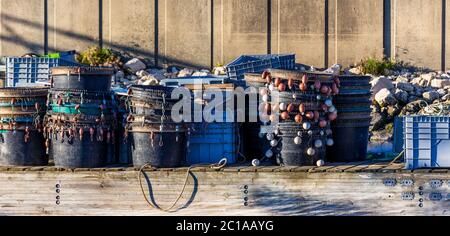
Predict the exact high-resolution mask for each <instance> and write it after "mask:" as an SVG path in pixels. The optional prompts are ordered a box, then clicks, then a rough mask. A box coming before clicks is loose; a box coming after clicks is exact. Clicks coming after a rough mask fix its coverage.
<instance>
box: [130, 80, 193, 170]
mask: <svg viewBox="0 0 450 236" xmlns="http://www.w3.org/2000/svg"><path fill="white" fill-rule="evenodd" d="M173 89H174V88H170V87H164V86H140V85H134V86H131V88H130V89H129V92H128V94H129V101H128V103H129V104H128V105H129V115H128V117H127V125H126V127H125V134H124V135H125V140H126V142H127V143H129V144H130V145H131V156H132V160H133V164H134V166H136V167H141V166H143V165H151V166H153V167H166V168H169V167H179V166H182V165H184V164H185V162H186V151H187V128H186V126H185V125H184V124H183V123H182V122H174V121H173V119H172V117H171V114H172V113H171V112H172V107H173V106H174V105H175V104H176V103H177V102H178V101H180V99H172V98H171V95H172V91H173ZM180 112H181V111H180Z"/></svg>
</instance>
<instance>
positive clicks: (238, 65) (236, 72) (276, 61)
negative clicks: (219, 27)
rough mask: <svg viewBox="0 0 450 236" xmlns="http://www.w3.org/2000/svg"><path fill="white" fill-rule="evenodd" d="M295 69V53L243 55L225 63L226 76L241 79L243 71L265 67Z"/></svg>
mask: <svg viewBox="0 0 450 236" xmlns="http://www.w3.org/2000/svg"><path fill="white" fill-rule="evenodd" d="M269 68H273V69H287V70H288V69H295V54H267V55H243V56H240V57H238V58H237V59H236V60H234V61H232V62H230V63H229V64H228V65H226V69H227V75H228V78H230V79H233V80H243V79H244V74H245V73H259V72H262V71H264V70H266V69H269Z"/></svg>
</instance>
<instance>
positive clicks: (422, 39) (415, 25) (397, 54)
mask: <svg viewBox="0 0 450 236" xmlns="http://www.w3.org/2000/svg"><path fill="white" fill-rule="evenodd" d="M393 7H394V10H393V15H394V19H393V21H394V24H395V25H394V29H393V31H394V32H393V40H394V42H393V44H392V45H394V50H395V51H394V54H393V55H392V56H393V57H394V58H395V59H398V60H402V61H405V62H408V63H411V64H413V65H421V66H425V67H430V68H440V67H441V49H442V47H441V31H442V8H441V7H442V0H394V3H393Z"/></svg>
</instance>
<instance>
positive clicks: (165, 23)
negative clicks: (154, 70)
mask: <svg viewBox="0 0 450 236" xmlns="http://www.w3.org/2000/svg"><path fill="white" fill-rule="evenodd" d="M164 58H165V60H164V61H166V60H167V0H164Z"/></svg>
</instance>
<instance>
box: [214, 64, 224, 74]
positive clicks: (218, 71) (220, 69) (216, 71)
mask: <svg viewBox="0 0 450 236" xmlns="http://www.w3.org/2000/svg"><path fill="white" fill-rule="evenodd" d="M213 73H214V75H226V74H227V69H226V68H225V66H219V67H214V69H213Z"/></svg>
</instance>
